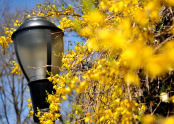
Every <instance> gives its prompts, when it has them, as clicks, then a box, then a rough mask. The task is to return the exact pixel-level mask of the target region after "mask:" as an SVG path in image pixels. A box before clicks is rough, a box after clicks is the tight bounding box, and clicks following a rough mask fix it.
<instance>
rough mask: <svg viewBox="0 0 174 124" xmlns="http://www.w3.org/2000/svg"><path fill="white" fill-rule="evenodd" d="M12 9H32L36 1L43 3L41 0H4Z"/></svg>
mask: <svg viewBox="0 0 174 124" xmlns="http://www.w3.org/2000/svg"><path fill="white" fill-rule="evenodd" d="M0 1H1V0H0ZM6 2H7V3H8V4H9V6H10V8H11V9H12V10H14V9H32V8H33V7H35V6H36V4H37V3H43V0H6Z"/></svg>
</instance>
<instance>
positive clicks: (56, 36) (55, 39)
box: [51, 32, 64, 74]
mask: <svg viewBox="0 0 174 124" xmlns="http://www.w3.org/2000/svg"><path fill="white" fill-rule="evenodd" d="M51 39H52V42H51V52H52V55H51V65H53V66H52V68H51V72H52V73H53V74H58V73H59V72H60V70H59V67H61V64H62V54H63V52H64V45H63V33H60V32H52V33H51Z"/></svg>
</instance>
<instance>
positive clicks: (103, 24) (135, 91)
mask: <svg viewBox="0 0 174 124" xmlns="http://www.w3.org/2000/svg"><path fill="white" fill-rule="evenodd" d="M173 6H174V2H173V0H98V1H95V0H82V1H81V2H80V4H79V5H78V6H77V7H73V6H71V5H69V6H68V7H64V6H62V8H57V7H56V6H55V5H47V6H45V5H40V4H39V5H38V7H37V9H35V10H33V11H32V12H31V13H29V15H28V16H29V17H30V16H32V15H38V16H46V17H51V18H53V19H59V20H60V22H59V25H58V27H59V28H61V29H62V30H64V31H75V32H77V33H78V34H79V36H81V37H83V38H85V39H86V43H85V45H82V44H81V43H77V46H75V47H74V49H70V50H69V52H68V53H67V54H65V55H64V56H63V59H62V63H63V65H62V67H61V69H60V70H61V72H62V73H61V74H56V75H50V77H49V78H48V80H49V81H51V82H52V83H53V84H54V87H53V88H54V89H55V91H56V92H55V94H49V95H48V98H47V101H48V102H49V103H50V111H49V112H48V113H41V112H40V111H39V110H38V114H37V116H38V117H40V122H41V123H43V124H51V123H53V122H54V121H56V120H58V119H59V118H60V116H61V114H60V113H58V111H59V110H60V109H61V106H60V104H61V103H62V102H63V101H65V100H67V97H69V96H71V97H73V102H72V104H71V106H70V109H72V111H71V113H70V114H69V116H68V117H67V118H66V120H64V121H65V122H66V123H109V124H115V123H121V124H129V123H130V124H131V123H145V124H152V123H160V124H173V123H174V117H173V116H170V117H168V118H163V117H167V116H169V115H172V111H173V110H172V103H173V101H174V97H172V96H173V94H172V91H173V89H172V86H173V78H172V77H173V69H174V40H173V36H174V35H173V33H174V27H173V26H174V25H173V17H174V16H173V14H174V13H173ZM79 10H80V11H79ZM18 25H19V24H18V21H16V22H14V26H18ZM13 30H14V29H7V32H6V34H7V36H1V37H0V45H1V48H2V50H3V51H6V50H7V48H8V44H9V43H11V42H12V41H11V40H10V37H11V34H12V33H11V32H12V31H13ZM14 69H15V68H14ZM14 69H13V73H18V72H15V71H14ZM16 70H18V69H16ZM31 113H33V112H31ZM154 115H156V116H154Z"/></svg>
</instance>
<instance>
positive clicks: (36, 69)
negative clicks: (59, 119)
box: [12, 16, 64, 122]
mask: <svg viewBox="0 0 174 124" xmlns="http://www.w3.org/2000/svg"><path fill="white" fill-rule="evenodd" d="M63 35H64V33H63V32H62V30H61V29H59V28H57V27H56V26H55V25H54V24H53V23H51V22H49V21H48V20H47V19H46V18H44V17H39V16H33V17H31V18H28V19H26V20H25V21H24V22H23V24H22V25H21V26H20V27H19V28H18V29H17V30H16V31H15V32H14V33H13V35H12V40H13V41H14V47H15V52H16V56H17V60H18V63H19V65H20V68H21V70H22V72H23V74H24V75H25V77H26V79H27V81H28V86H29V88H30V94H31V99H32V103H33V109H34V113H35V114H36V113H37V108H39V109H40V110H41V111H42V112H47V111H48V110H49V104H48V103H47V101H46V97H47V93H46V91H47V92H48V93H52V92H53V91H54V90H53V84H52V83H51V82H49V81H48V80H47V77H48V73H47V71H48V72H52V73H53V74H57V73H59V68H52V66H56V67H60V66H61V57H60V56H59V57H56V56H55V54H57V55H61V53H63V51H64V46H63ZM51 65H52V66H51ZM35 114H34V121H35V122H39V120H38V118H37V117H36V116H35Z"/></svg>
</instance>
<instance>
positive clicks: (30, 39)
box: [15, 29, 50, 81]
mask: <svg viewBox="0 0 174 124" xmlns="http://www.w3.org/2000/svg"><path fill="white" fill-rule="evenodd" d="M49 40H50V30H48V29H31V30H30V29H29V30H24V31H21V32H20V33H19V34H17V35H16V38H15V47H16V50H17V54H18V56H19V58H18V59H19V61H20V63H21V65H20V66H23V70H24V71H25V73H26V75H27V76H28V78H29V81H35V80H39V79H44V78H46V68H45V67H43V66H45V65H47V42H48V41H49Z"/></svg>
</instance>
